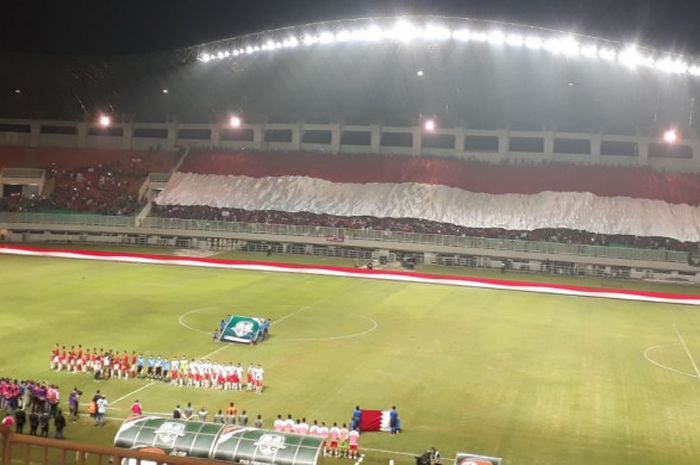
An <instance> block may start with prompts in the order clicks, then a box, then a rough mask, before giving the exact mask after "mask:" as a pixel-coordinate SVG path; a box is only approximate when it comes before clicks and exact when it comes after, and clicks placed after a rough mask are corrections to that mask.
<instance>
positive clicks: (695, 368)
mask: <svg viewBox="0 0 700 465" xmlns="http://www.w3.org/2000/svg"><path fill="white" fill-rule="evenodd" d="M673 329H674V330H675V331H676V335H677V336H678V339H679V340H680V341H681V345H682V346H683V348H684V349H685V353H686V355H687V356H688V360H690V364H691V365H693V369H694V370H695V374H696V375H697V378H698V379H700V369H698V364H697V363H695V359H694V358H693V355H692V354H691V353H690V349H688V345H687V344H686V343H685V339H683V336H681V333H680V331H678V327H677V326H676V324H675V323H674V324H673Z"/></svg>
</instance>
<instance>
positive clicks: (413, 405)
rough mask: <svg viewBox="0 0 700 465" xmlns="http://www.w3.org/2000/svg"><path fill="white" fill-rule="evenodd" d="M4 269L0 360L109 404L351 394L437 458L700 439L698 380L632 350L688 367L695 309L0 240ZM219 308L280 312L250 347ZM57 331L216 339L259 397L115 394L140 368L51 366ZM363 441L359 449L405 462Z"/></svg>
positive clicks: (649, 450) (330, 409) (193, 344)
mask: <svg viewBox="0 0 700 465" xmlns="http://www.w3.org/2000/svg"><path fill="white" fill-rule="evenodd" d="M236 258H238V257H236ZM255 258H256V259H257V258H259V257H255ZM451 270H452V269H450V271H451ZM0 276H2V278H1V280H0V308H2V312H1V313H0V315H1V317H0V334H2V335H3V336H2V341H3V350H2V351H0V375H1V376H12V377H17V378H27V377H31V378H38V379H45V380H48V381H51V382H54V383H57V384H58V385H59V386H61V388H62V392H63V395H64V397H65V396H66V395H67V392H68V391H69V389H70V388H71V387H73V386H78V387H79V388H81V389H82V390H83V391H84V392H85V396H86V397H90V396H91V395H92V394H93V393H94V391H95V389H97V388H99V389H101V390H102V391H103V392H104V393H106V394H107V396H108V398H109V399H111V400H112V402H113V407H112V409H111V410H110V412H109V415H110V416H113V417H125V416H126V415H127V412H128V408H129V406H130V403H131V402H132V401H133V400H134V399H137V398H138V399H139V400H140V401H141V403H142V404H143V406H144V409H145V410H146V411H154V412H168V411H171V410H172V408H173V407H174V405H175V404H176V403H179V404H181V405H182V404H184V403H186V402H188V401H190V402H192V404H193V406H194V407H195V408H198V407H199V406H202V405H204V406H206V407H207V408H208V409H209V410H210V412H211V411H215V410H218V409H220V408H221V409H223V408H225V406H226V405H227V404H228V402H229V401H234V402H236V404H237V405H238V407H239V409H246V410H248V413H249V414H251V415H253V416H254V415H257V414H258V413H261V414H262V415H263V417H264V419H265V421H266V424H267V425H268V426H269V425H270V424H271V422H272V420H273V418H274V417H275V416H276V415H277V414H278V413H279V414H283V415H286V414H287V413H292V414H293V416H294V417H301V416H305V417H306V418H307V420H312V419H318V420H319V421H326V422H333V421H338V422H343V421H346V420H347V419H348V418H349V416H350V413H351V411H352V408H353V407H354V406H355V405H356V404H360V405H361V406H362V407H364V408H388V407H390V406H391V405H393V404H396V405H397V407H398V409H399V412H400V415H401V418H402V426H403V427H404V433H403V434H401V435H399V436H395V437H394V436H390V435H387V434H383V433H373V434H369V433H368V434H365V435H363V437H362V439H361V445H362V447H365V448H374V449H386V450H392V451H402V452H406V453H414V452H419V451H421V450H423V449H425V448H427V447H429V446H431V445H436V446H437V447H438V448H439V449H441V451H442V453H443V456H444V457H450V456H453V455H454V453H455V452H456V451H457V450H466V451H472V452H477V453H483V454H487V455H496V456H501V457H504V458H505V460H506V462H505V463H506V464H508V463H512V464H518V465H532V464H560V463H566V464H574V465H576V464H584V463H585V464H588V463H597V464H620V463H634V464H656V463H659V464H661V463H664V464H665V463H674V464H691V463H696V462H697V454H698V452H700V439H698V437H699V435H698V433H700V421H698V420H700V414H699V410H698V409H697V408H696V407H695V400H696V398H697V395H698V389H699V388H700V379H698V378H697V377H696V378H691V377H689V376H683V375H680V374H677V373H673V372H671V371H668V370H664V369H663V368H660V367H658V366H655V365H652V364H651V363H650V362H649V361H648V360H647V359H645V357H644V351H645V350H646V349H647V348H648V347H650V346H653V345H657V344H667V345H664V346H661V347H659V348H658V349H655V350H654V351H653V352H651V353H650V354H649V355H650V356H651V357H652V358H653V359H654V360H656V361H657V362H659V363H662V364H664V365H666V366H668V367H671V368H674V369H676V370H680V371H683V372H686V373H689V374H691V375H692V374H694V369H693V366H692V364H691V361H690V359H689V357H688V354H687V353H686V352H685V350H684V348H683V346H682V345H681V344H680V339H679V336H678V334H677V333H676V331H675V328H674V325H675V326H676V327H677V329H678V331H679V332H680V334H681V335H682V337H683V338H684V341H685V342H686V343H687V346H688V349H689V352H690V354H691V355H694V354H695V353H698V357H699V359H700V332H698V328H699V325H700V317H699V314H698V311H697V310H696V309H694V308H690V307H684V306H677V305H676V306H674V305H663V304H648V303H634V302H623V301H608V300H601V299H590V298H574V297H564V296H551V295H538V294H528V293H517V292H505V291H489V290H479V289H464V288H457V287H449V286H437V285H422V284H407V283H394V282H378V281H372V280H364V279H348V278H331V277H315V276H300V275H285V274H274V273H261V272H256V273H253V272H241V271H221V270H211V269H194V268H185V267H170V266H154V265H134V264H123V263H102V262H91V261H79V260H64V259H46V258H24V257H11V256H0ZM581 284H584V283H583V282H581ZM586 284H587V283H586ZM187 312H189V313H187ZM186 313H187V314H186ZM228 313H241V314H250V315H260V316H269V317H271V318H272V320H273V321H279V323H276V324H275V325H274V326H273V328H272V338H271V339H270V340H269V341H268V342H266V343H264V344H262V345H259V346H255V347H249V346H240V345H230V346H222V345H221V344H219V343H215V342H211V340H210V337H209V336H208V335H207V334H205V333H202V332H198V331H196V330H199V331H205V332H209V331H210V330H211V329H212V328H213V327H214V326H215V324H216V322H217V321H218V320H219V319H220V318H221V317H222V316H224V315H226V314H228ZM184 314H186V315H185V316H184V317H182V316H183V315H184ZM181 317H182V318H181ZM183 323H184V324H185V325H187V326H190V327H191V328H194V329H195V330H192V329H188V328H187V327H185V326H184V325H183ZM54 342H59V343H61V344H66V345H72V344H76V345H77V344H82V345H83V346H91V347H92V346H97V347H104V348H113V349H116V350H120V351H122V350H124V349H127V350H129V351H131V350H136V351H143V352H151V353H154V354H164V355H165V354H167V355H186V356H188V357H197V356H202V355H205V354H209V353H211V352H213V351H216V350H218V349H221V348H222V347H225V348H224V349H222V350H221V351H219V352H218V353H216V354H215V355H214V356H213V357H212V358H214V359H216V360H222V361H237V362H241V363H243V364H247V363H249V362H254V363H262V364H263V366H264V367H265V369H266V384H267V385H268V389H267V390H266V392H265V393H264V394H263V395H261V396H255V395H253V394H248V393H224V392H212V391H207V390H194V389H187V388H180V389H178V388H172V387H170V386H167V385H163V384H160V383H158V384H153V385H151V386H149V387H147V388H144V389H143V390H141V391H140V392H138V393H136V394H133V395H131V396H128V397H126V398H124V399H123V400H121V401H119V402H116V403H115V402H114V401H115V400H116V399H118V398H120V397H123V396H126V395H128V394H129V393H131V392H133V391H134V390H136V389H139V388H141V387H143V386H146V385H147V384H148V382H146V381H141V380H133V381H114V380H112V381H108V382H103V383H99V384H98V383H94V382H93V381H91V380H90V378H89V377H87V376H83V375H71V374H65V373H53V372H50V371H48V354H49V351H50V349H51V347H52V345H53V343H54ZM117 426H118V422H117V421H111V422H109V423H108V426H107V427H105V428H103V429H97V428H94V427H92V426H91V425H90V423H89V421H87V419H83V420H81V421H80V422H79V423H78V424H76V425H69V427H68V428H67V431H66V433H67V436H68V437H69V438H71V439H77V440H82V441H90V442H97V443H103V444H109V443H110V442H111V440H112V437H113V435H114V433H115V431H116V428H117ZM367 454H368V456H367V458H366V460H365V461H366V462H368V463H370V464H372V463H377V464H378V463H386V460H387V459H388V458H395V459H397V460H398V461H399V463H406V464H408V463H412V459H411V458H410V457H409V456H402V455H397V454H386V453H379V452H374V451H368V452H367ZM325 462H327V463H336V462H337V461H336V460H332V459H326V460H325Z"/></svg>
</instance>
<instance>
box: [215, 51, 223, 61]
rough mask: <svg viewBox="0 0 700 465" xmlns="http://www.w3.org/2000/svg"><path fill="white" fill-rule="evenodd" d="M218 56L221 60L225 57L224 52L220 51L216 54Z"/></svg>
mask: <svg viewBox="0 0 700 465" xmlns="http://www.w3.org/2000/svg"><path fill="white" fill-rule="evenodd" d="M216 56H217V58H218V59H219V60H222V59H223V58H224V52H219V53H217V54H216Z"/></svg>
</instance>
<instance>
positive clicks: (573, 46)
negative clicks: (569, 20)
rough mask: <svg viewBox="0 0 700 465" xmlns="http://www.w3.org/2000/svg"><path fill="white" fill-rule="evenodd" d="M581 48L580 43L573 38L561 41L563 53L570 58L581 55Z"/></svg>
mask: <svg viewBox="0 0 700 465" xmlns="http://www.w3.org/2000/svg"><path fill="white" fill-rule="evenodd" d="M580 50H581V48H580V47H579V44H578V42H576V41H575V40H574V39H573V38H571V37H567V38H565V39H563V40H562V41H561V53H563V54H564V55H568V56H576V55H578V54H579V52H580Z"/></svg>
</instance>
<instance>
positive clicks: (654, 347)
mask: <svg viewBox="0 0 700 465" xmlns="http://www.w3.org/2000/svg"><path fill="white" fill-rule="evenodd" d="M676 345H679V343H678V342H672V343H670V344H657V345H655V346H651V347H647V349H646V350H645V351H644V358H645V359H647V362H649V363H651V364H652V365H656V366H657V367H659V368H663V369H664V370H667V371H670V372H672V373H676V374H679V375H683V376H687V377H689V378H697V376H696V375H694V374H692V373H686V372H684V371H680V370H676V369H675V368H671V367H669V366H666V365H664V364H663V363H659V362H657V361H656V360H654V359H652V358H651V357H650V356H649V354H650V353H651V352H653V351H654V350H656V349H658V348H659V347H667V346H676Z"/></svg>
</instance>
